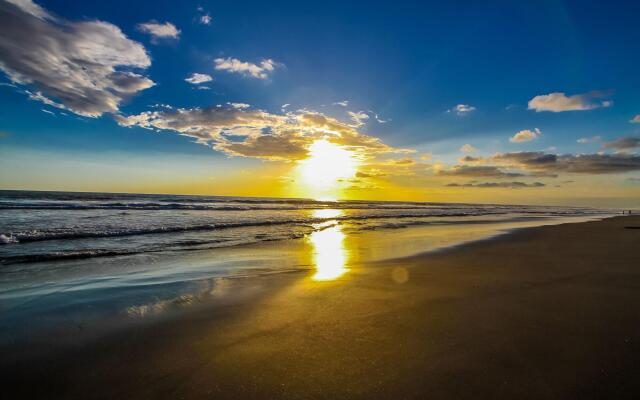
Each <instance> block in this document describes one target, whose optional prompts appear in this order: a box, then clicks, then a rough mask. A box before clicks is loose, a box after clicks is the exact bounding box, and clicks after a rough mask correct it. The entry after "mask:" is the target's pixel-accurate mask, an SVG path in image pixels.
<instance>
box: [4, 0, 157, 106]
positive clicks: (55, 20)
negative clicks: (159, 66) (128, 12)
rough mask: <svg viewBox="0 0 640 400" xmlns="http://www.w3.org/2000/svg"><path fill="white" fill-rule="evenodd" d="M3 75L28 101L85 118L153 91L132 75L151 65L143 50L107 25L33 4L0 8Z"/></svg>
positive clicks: (26, 0)
mask: <svg viewBox="0 0 640 400" xmlns="http://www.w3.org/2000/svg"><path fill="white" fill-rule="evenodd" d="M0 26H2V33H1V34H0V70H2V71H3V72H4V73H5V74H7V76H8V77H9V79H10V80H11V81H12V82H13V83H14V84H18V85H25V86H29V87H30V88H33V92H34V93H32V92H31V91H29V92H28V94H29V96H30V98H32V99H34V100H38V101H42V102H44V103H45V104H50V103H53V104H55V105H54V106H55V107H58V108H65V109H68V110H71V111H73V112H74V113H76V114H79V115H82V116H87V117H98V116H100V115H102V114H103V113H105V112H110V113H115V112H118V110H119V107H120V103H121V102H122V101H124V100H126V99H127V98H129V97H131V96H133V95H135V94H136V93H137V92H139V91H141V90H144V89H147V88H150V87H151V86H153V85H154V83H153V81H151V80H150V79H149V78H147V77H145V76H143V75H140V74H138V73H135V72H132V69H136V68H137V69H145V68H147V67H149V66H150V65H151V59H150V58H149V56H148V54H147V52H146V50H145V48H144V47H143V46H142V45H141V44H140V43H137V42H135V41H132V40H130V39H128V38H127V37H126V36H125V35H124V33H122V31H121V30H120V28H118V27H117V26H115V25H112V24H110V23H108V22H103V21H97V20H92V21H80V22H75V21H67V20H64V19H62V18H59V17H53V16H51V15H50V14H49V13H48V12H47V11H46V10H45V9H43V8H42V7H40V6H38V5H37V4H35V3H33V2H32V1H30V0H12V1H11V2H0Z"/></svg>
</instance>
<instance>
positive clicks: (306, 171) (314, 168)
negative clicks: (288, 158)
mask: <svg viewBox="0 0 640 400" xmlns="http://www.w3.org/2000/svg"><path fill="white" fill-rule="evenodd" d="M308 150H309V157H308V158H306V159H304V160H301V161H299V164H298V168H299V174H300V181H301V183H302V185H303V186H304V188H303V189H304V191H305V192H307V193H308V195H310V196H311V197H314V198H315V199H316V200H335V198H336V196H337V195H338V192H339V190H340V187H341V186H344V185H343V183H344V182H345V181H346V180H348V179H351V178H353V177H354V176H355V175H356V172H357V171H358V165H359V161H358V158H357V157H356V154H355V152H353V151H351V150H349V149H347V148H345V147H343V146H340V145H339V144H335V143H331V142H329V141H328V140H326V139H320V140H316V141H315V142H313V143H312V144H311V146H309V149H308Z"/></svg>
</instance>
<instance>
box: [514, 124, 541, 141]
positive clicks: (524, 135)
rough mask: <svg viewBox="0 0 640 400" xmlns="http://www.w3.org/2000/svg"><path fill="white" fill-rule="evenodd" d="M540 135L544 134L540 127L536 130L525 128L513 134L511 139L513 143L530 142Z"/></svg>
mask: <svg viewBox="0 0 640 400" xmlns="http://www.w3.org/2000/svg"><path fill="white" fill-rule="evenodd" d="M540 135H542V131H540V129H538V128H535V129H534V130H529V129H524V130H521V131H520V132H518V133H516V134H515V135H513V136H512V137H511V138H510V139H509V141H510V142H511V143H520V142H530V141H532V140H534V139H536V138H538V137H539V136H540Z"/></svg>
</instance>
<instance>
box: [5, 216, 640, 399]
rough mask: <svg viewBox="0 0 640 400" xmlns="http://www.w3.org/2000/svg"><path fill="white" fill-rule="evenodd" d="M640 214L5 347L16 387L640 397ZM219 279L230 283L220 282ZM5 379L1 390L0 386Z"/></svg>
mask: <svg viewBox="0 0 640 400" xmlns="http://www.w3.org/2000/svg"><path fill="white" fill-rule="evenodd" d="M637 226H640V217H636V216H632V217H616V218H609V219H605V220H601V221H592V222H583V223H568V224H562V225H554V226H543V227H535V228H527V229H522V230H517V231H516V232H514V233H512V234H509V235H502V236H499V237H497V238H493V239H487V240H482V241H476V242H472V243H467V244H463V245H460V246H458V247H454V248H448V249H443V250H441V251H435V252H430V253H426V254H418V255H415V256H411V257H405V258H399V259H394V260H386V261H379V262H366V263H361V264H354V265H351V266H350V269H349V271H348V273H345V274H343V275H341V276H339V277H337V278H335V279H332V280H317V279H313V276H314V275H313V273H306V274H305V273H291V274H275V275H266V276H260V277H254V278H251V279H250V280H242V282H240V280H233V279H229V280H227V284H226V288H225V290H220V291H219V292H220V296H217V297H216V296H212V298H211V300H210V301H203V302H199V303H198V304H196V305H194V306H193V307H189V308H186V309H182V310H180V312H167V313H163V314H162V316H159V317H156V318H150V319H146V320H144V321H142V322H140V321H136V322H135V323H131V324H129V325H126V326H120V327H118V328H113V329H110V330H109V334H98V333H96V332H93V331H92V332H85V331H83V330H82V329H78V330H77V331H76V333H73V332H72V331H71V330H67V331H65V335H64V337H54V336H49V337H48V338H47V339H45V340H40V341H36V340H34V341H32V342H31V343H30V346H29V348H25V347H22V346H18V345H16V346H11V347H9V348H6V347H5V348H3V349H2V351H3V360H2V361H1V362H0V364H1V365H2V376H3V377H4V381H5V384H4V386H5V389H4V390H5V393H8V392H11V393H13V394H14V397H13V398H27V397H37V396H39V397H40V398H105V399H106V398H154V399H157V398H167V399H174V398H186V399H189V398H217V399H218V398H260V399H272V398H291V399H298V398H300V399H303V398H363V399H364V398H393V399H399V398H435V399H456V398H487V399H489V398H493V399H495V398H504V399H513V398H519V399H523V398H531V399H540V398H545V399H546V398H549V399H569V398H581V399H585V398H588V399H591V398H637V397H638V395H639V394H640V381H638V380H637V379H636V378H637V377H636V372H637V370H638V366H639V365H638V364H639V361H638V360H639V359H638V354H640V330H639V329H638V320H639V318H640V301H639V300H640V299H639V298H638V296H639V294H638V293H640V291H639V289H640V268H639V267H638V266H639V265H640V252H638V250H637V245H638V243H640V237H639V236H638V235H639V234H640V230H638V229H629V228H630V227H637ZM225 293H226V294H225ZM7 391H8V392H7Z"/></svg>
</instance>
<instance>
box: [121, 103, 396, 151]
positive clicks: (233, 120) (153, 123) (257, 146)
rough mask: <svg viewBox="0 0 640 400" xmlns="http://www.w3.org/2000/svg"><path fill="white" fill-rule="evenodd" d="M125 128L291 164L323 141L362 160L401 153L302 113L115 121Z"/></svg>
mask: <svg viewBox="0 0 640 400" xmlns="http://www.w3.org/2000/svg"><path fill="white" fill-rule="evenodd" d="M116 120H117V122H118V123H119V124H120V125H122V126H139V127H142V128H149V129H161V130H170V131H174V132H177V133H179V134H181V135H185V136H189V137H193V138H195V139H196V140H197V141H198V142H199V143H202V144H206V145H209V146H211V147H212V148H214V149H215V150H218V151H222V152H224V153H226V154H229V155H232V156H244V157H254V158H261V159H266V160H283V161H293V160H299V159H302V158H305V157H306V155H307V149H308V147H309V146H310V145H311V143H313V142H314V141H315V140H319V139H325V140H328V141H330V142H333V143H336V144H339V145H341V146H343V147H345V148H348V149H350V150H352V151H354V152H355V153H357V154H358V155H359V156H360V157H363V158H366V157H373V156H375V155H377V154H382V153H396V152H397V153H402V152H406V150H402V149H396V148H393V147H390V146H388V145H386V144H385V143H383V142H382V141H381V140H380V139H378V138H375V137H373V136H369V135H366V134H363V133H360V132H358V130H357V129H356V127H355V126H353V125H350V124H347V123H344V122H341V121H338V120H337V119H335V118H331V117H328V116H325V115H324V114H321V113H318V112H314V111H308V110H301V111H297V112H289V113H286V114H272V113H268V112H266V111H263V110H257V109H250V108H249V107H248V105H247V104H242V103H230V104H228V105H226V106H222V105H219V106H215V107H208V108H190V109H186V108H178V109H175V110H174V109H169V110H163V111H147V112H143V113H140V114H137V115H130V116H126V117H125V116H116Z"/></svg>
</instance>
